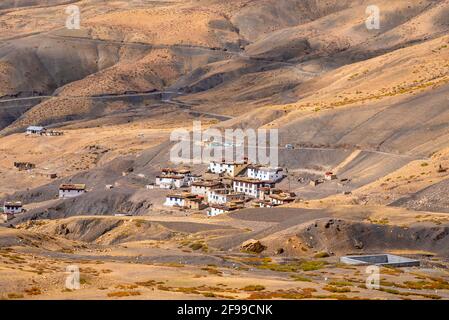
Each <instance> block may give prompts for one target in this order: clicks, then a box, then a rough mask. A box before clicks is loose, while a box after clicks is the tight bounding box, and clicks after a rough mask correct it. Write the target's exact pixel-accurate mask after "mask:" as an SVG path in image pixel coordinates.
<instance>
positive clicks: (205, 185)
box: [190, 181, 223, 197]
mask: <svg viewBox="0 0 449 320" xmlns="http://www.w3.org/2000/svg"><path fill="white" fill-rule="evenodd" d="M222 187H223V184H222V183H221V182H220V181H195V182H192V185H191V190H190V192H191V193H192V194H195V195H197V196H202V197H206V196H207V193H208V192H210V191H212V190H214V189H220V188H222Z"/></svg>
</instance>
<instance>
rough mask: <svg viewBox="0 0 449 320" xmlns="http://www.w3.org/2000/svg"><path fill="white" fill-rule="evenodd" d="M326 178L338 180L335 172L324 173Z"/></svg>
mask: <svg viewBox="0 0 449 320" xmlns="http://www.w3.org/2000/svg"><path fill="white" fill-rule="evenodd" d="M324 179H325V180H327V181H331V180H336V179H337V175H336V174H335V173H333V172H330V171H328V172H326V173H325V174H324Z"/></svg>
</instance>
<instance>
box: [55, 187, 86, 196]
mask: <svg viewBox="0 0 449 320" xmlns="http://www.w3.org/2000/svg"><path fill="white" fill-rule="evenodd" d="M84 193H86V185H85V184H61V185H60V186H59V198H61V199H64V198H75V197H78V196H80V195H82V194H84Z"/></svg>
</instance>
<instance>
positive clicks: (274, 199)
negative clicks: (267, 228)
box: [269, 192, 296, 206]
mask: <svg viewBox="0 0 449 320" xmlns="http://www.w3.org/2000/svg"><path fill="white" fill-rule="evenodd" d="M269 197H270V200H271V203H272V204H273V205H276V206H281V205H283V204H287V203H292V202H294V201H295V200H296V194H295V193H293V192H282V193H277V194H271V195H270V196H269Z"/></svg>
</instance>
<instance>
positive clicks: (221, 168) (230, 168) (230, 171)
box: [209, 161, 248, 177]
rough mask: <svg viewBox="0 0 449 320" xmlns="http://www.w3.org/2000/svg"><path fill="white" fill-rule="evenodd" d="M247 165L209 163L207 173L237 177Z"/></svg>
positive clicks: (223, 162)
mask: <svg viewBox="0 0 449 320" xmlns="http://www.w3.org/2000/svg"><path fill="white" fill-rule="evenodd" d="M247 166H248V164H247V163H246V162H242V163H237V162H226V161H222V162H215V161H213V162H211V163H209V172H211V173H215V174H224V175H228V176H230V177H236V176H237V175H239V174H240V173H241V172H242V171H243V170H244V169H245V168H246V167H247Z"/></svg>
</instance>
